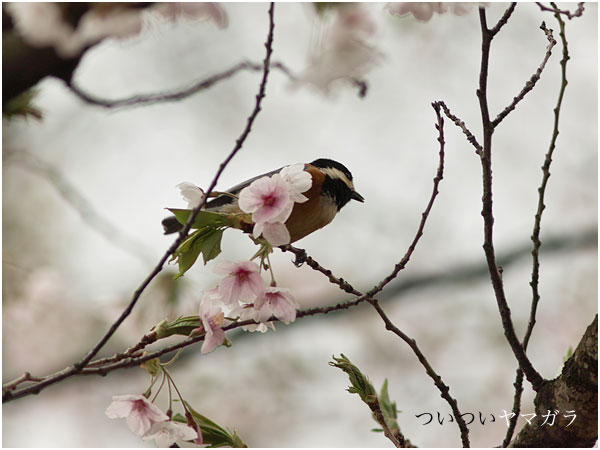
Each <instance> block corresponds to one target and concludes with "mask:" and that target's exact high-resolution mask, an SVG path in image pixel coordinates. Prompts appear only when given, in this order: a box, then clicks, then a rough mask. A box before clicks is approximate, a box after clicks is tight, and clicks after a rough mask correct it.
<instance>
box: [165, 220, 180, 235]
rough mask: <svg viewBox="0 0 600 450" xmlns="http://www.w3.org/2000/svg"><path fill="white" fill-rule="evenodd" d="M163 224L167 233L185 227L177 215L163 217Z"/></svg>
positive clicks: (175, 231)
mask: <svg viewBox="0 0 600 450" xmlns="http://www.w3.org/2000/svg"><path fill="white" fill-rule="evenodd" d="M162 226H163V230H164V232H165V234H173V233H177V232H178V231H179V230H181V229H182V228H183V225H181V224H180V223H179V222H178V221H177V218H176V217H175V216H169V217H166V218H164V219H163V221H162Z"/></svg>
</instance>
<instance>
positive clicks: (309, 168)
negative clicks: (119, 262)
mask: <svg viewBox="0 0 600 450" xmlns="http://www.w3.org/2000/svg"><path fill="white" fill-rule="evenodd" d="M280 170H281V168H280V169H277V170H273V171H272V172H268V173H265V174H262V175H258V176H256V177H254V178H250V179H249V180H246V181H244V182H243V183H240V184H238V185H237V186H234V187H232V188H231V189H229V190H228V191H227V192H226V193H224V194H221V195H218V196H217V197H216V198H215V199H214V200H211V201H209V202H207V204H206V206H205V208H204V209H205V210H206V211H213V212H221V213H232V214H238V213H242V211H241V210H240V208H239V206H238V204H237V203H238V202H237V200H236V199H235V198H234V197H232V196H231V194H232V195H234V196H237V195H239V193H240V191H241V190H242V189H244V188H245V187H247V186H249V185H250V184H251V183H252V182H253V181H255V180H257V179H259V178H262V177H269V176H271V175H273V174H276V173H278V172H279V171H280ZM304 170H305V171H306V172H308V173H310V175H311V177H312V186H311V187H310V189H309V190H308V191H306V192H303V195H305V196H306V197H308V201H305V202H304V203H295V204H294V209H293V210H292V213H291V215H290V217H289V218H288V219H287V221H286V222H285V226H286V228H287V229H288V231H289V232H290V237H291V240H290V243H291V242H295V241H297V240H298V239H301V238H303V237H304V236H307V235H309V234H310V233H312V232H313V231H316V230H318V229H320V228H323V227H324V226H325V225H327V224H328V223H330V222H331V221H332V220H333V218H334V217H335V215H336V214H337V213H338V211H339V210H340V209H342V208H343V207H344V205H346V203H348V202H349V201H350V200H356V201H359V202H361V203H362V202H364V201H365V199H364V198H363V197H362V195H360V194H359V193H358V192H356V191H355V190H354V184H353V182H352V174H351V173H350V171H349V170H348V169H347V168H346V166H344V165H343V164H340V163H339V162H337V161H334V160H332V159H325V158H320V159H316V160H314V161H313V162H311V163H309V164H305V165H304ZM227 194H230V195H227ZM162 225H163V228H164V231H165V234H171V233H176V232H178V231H179V230H181V228H182V227H183V225H181V224H180V223H179V222H178V221H177V219H176V218H175V216H169V217H167V218H166V219H164V220H163V221H162ZM244 231H251V228H250V229H247V230H246V229H245V230H244Z"/></svg>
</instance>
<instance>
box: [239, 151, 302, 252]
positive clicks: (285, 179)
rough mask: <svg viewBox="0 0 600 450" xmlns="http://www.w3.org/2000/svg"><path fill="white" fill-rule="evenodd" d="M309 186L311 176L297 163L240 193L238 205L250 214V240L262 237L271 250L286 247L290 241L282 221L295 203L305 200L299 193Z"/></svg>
mask: <svg viewBox="0 0 600 450" xmlns="http://www.w3.org/2000/svg"><path fill="white" fill-rule="evenodd" d="M311 186H312V177H311V176H310V173H308V172H306V171H305V170H304V164H301V163H298V164H292V165H291V166H287V167H284V168H283V169H281V170H280V171H279V172H278V173H276V174H274V175H271V176H270V177H266V176H265V177H262V178H259V179H258V180H255V181H254V182H252V183H251V184H250V185H249V186H247V187H245V188H244V189H242V191H241V192H240V196H239V200H238V205H239V207H240V209H241V210H242V211H244V212H245V213H248V214H252V222H254V229H253V230H252V234H253V236H254V237H255V238H258V237H259V236H263V237H264V238H265V239H266V240H267V241H268V242H269V243H270V244H271V245H273V246H279V245H285V244H289V243H290V239H291V237H290V232H289V231H288V229H287V228H286V226H285V221H286V220H287V219H288V218H289V217H290V214H291V213H292V209H293V208H294V203H304V202H306V201H307V200H308V197H306V196H305V195H303V194H302V193H303V192H306V191H307V190H309V189H310V187H311Z"/></svg>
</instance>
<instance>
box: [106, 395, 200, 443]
mask: <svg viewBox="0 0 600 450" xmlns="http://www.w3.org/2000/svg"><path fill="white" fill-rule="evenodd" d="M106 415H107V416H108V417H109V418H111V419H118V418H126V421H127V426H128V427H129V429H130V430H131V431H133V432H134V433H135V434H137V435H138V436H140V437H141V438H142V439H143V440H151V439H154V442H155V443H156V445H157V446H158V447H170V446H171V445H173V444H174V443H175V442H176V441H178V440H183V441H191V440H194V441H195V443H197V444H201V443H202V435H201V434H198V432H197V431H196V430H194V429H193V428H192V427H190V426H188V425H186V424H183V423H179V422H174V421H172V420H170V418H169V416H167V415H166V414H165V413H164V412H163V411H162V410H161V409H160V408H159V407H158V406H156V405H155V404H154V403H152V402H150V401H149V400H148V399H147V398H146V397H144V396H143V395H116V396H114V397H113V401H112V403H111V404H110V405H109V406H108V408H106Z"/></svg>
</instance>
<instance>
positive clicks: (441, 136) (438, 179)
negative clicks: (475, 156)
mask: <svg viewBox="0 0 600 450" xmlns="http://www.w3.org/2000/svg"><path fill="white" fill-rule="evenodd" d="M431 106H433V109H434V110H435V113H436V115H437V119H438V123H437V124H436V126H435V127H436V129H437V130H438V133H439V136H438V139H437V140H438V142H439V144H440V151H439V157H440V162H439V165H438V168H437V173H436V175H435V178H434V179H433V190H432V192H431V197H430V198H429V202H428V203H427V207H426V208H425V211H423V214H422V217H421V222H420V223H419V228H418V229H417V233H416V235H415V237H414V239H413V241H412V243H411V244H410V246H409V247H408V250H407V251H406V253H405V254H404V256H403V257H402V259H401V260H400V262H399V263H398V264H396V265H395V266H394V270H392V273H390V274H389V275H388V276H387V277H385V278H384V279H383V280H381V282H380V283H379V284H377V285H376V286H374V287H373V288H372V289H371V290H370V291H369V292H367V294H366V295H367V296H368V297H371V298H372V297H374V296H375V295H377V293H379V292H381V290H382V289H383V288H384V287H385V286H386V285H387V284H388V283H389V282H390V281H392V280H393V279H394V278H396V276H398V273H399V272H400V271H401V270H402V269H404V268H405V267H406V264H408V261H409V260H410V257H411V256H412V254H413V252H414V251H415V248H416V246H417V243H418V242H419V239H420V238H421V236H423V230H424V229H425V222H426V221H427V218H428V217H429V213H430V212H431V208H432V207H433V202H434V201H435V198H436V197H437V195H438V194H439V190H438V187H439V185H440V182H441V181H442V179H443V178H444V144H445V143H444V119H443V118H442V115H441V112H440V104H439V103H437V102H434V103H432V104H431Z"/></svg>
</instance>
